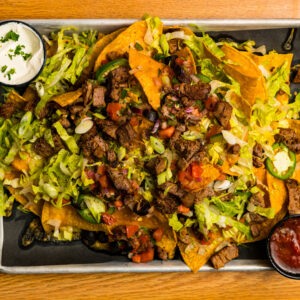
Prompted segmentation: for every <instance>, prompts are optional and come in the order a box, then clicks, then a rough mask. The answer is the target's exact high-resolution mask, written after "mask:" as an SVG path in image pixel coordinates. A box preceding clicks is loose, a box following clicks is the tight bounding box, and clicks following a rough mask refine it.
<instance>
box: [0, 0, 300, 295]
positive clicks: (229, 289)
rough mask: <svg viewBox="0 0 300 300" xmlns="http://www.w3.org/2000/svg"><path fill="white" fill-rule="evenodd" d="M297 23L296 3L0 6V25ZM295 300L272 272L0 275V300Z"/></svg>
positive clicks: (292, 284)
mask: <svg viewBox="0 0 300 300" xmlns="http://www.w3.org/2000/svg"><path fill="white" fill-rule="evenodd" d="M146 12H147V13H149V14H152V15H157V16H160V17H161V18H182V19H183V18H300V1H299V0H294V1H292V0H276V1H274V0H265V1H259V0H246V1H245V0H214V1H211V0H196V1H190V0H181V1H180V0H154V1H149V0H148V1H145V0H136V1H131V0H125V1H116V0H105V1H99V0H98V1H97V0H68V1H67V0H59V1H54V0H31V1H26V0H18V1H17V0H0V20H3V19H26V18H31V19H34V18H140V17H141V16H143V15H144V13H146ZM200 297H202V298H203V299H212V298H223V299H224V298H225V299H234V298H238V299H248V298H272V299H297V298H298V299H299V298H300V284H299V282H298V281H293V280H289V279H286V278H284V277H282V276H280V275H279V274H277V273H276V272H275V271H267V272H249V273H243V272H212V273H205V272H201V273H198V274H190V273H161V274H159V273H152V274H66V275H56V274H53V275H6V274H0V298H3V299H46V298H55V299H79V298H82V299H91V298H98V299H100V298H101V299H121V298H122V299H131V300H134V299H158V298H159V299H193V298H200Z"/></svg>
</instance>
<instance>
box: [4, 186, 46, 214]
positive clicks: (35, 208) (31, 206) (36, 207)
mask: <svg viewBox="0 0 300 300" xmlns="http://www.w3.org/2000/svg"><path fill="white" fill-rule="evenodd" d="M7 189H8V190H9V191H10V193H11V194H12V195H14V196H15V199H16V200H17V201H18V202H19V203H21V204H22V205H23V206H24V207H25V208H26V209H28V210H30V211H31V212H33V213H34V214H35V215H37V216H39V217H40V216H41V215H42V209H43V205H44V201H43V200H40V201H39V202H38V203H35V202H31V203H29V202H28V200H27V199H26V198H25V197H24V196H22V195H18V194H16V190H15V189H14V188H13V187H11V186H9V187H7Z"/></svg>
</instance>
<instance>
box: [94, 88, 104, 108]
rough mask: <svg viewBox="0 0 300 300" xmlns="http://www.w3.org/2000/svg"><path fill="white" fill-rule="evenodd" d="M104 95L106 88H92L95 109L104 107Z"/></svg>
mask: <svg viewBox="0 0 300 300" xmlns="http://www.w3.org/2000/svg"><path fill="white" fill-rule="evenodd" d="M105 93H106V87H104V86H97V87H95V88H94V93H93V105H94V106H95V107H105V105H106V103H105Z"/></svg>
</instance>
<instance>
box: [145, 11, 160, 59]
mask: <svg viewBox="0 0 300 300" xmlns="http://www.w3.org/2000/svg"><path fill="white" fill-rule="evenodd" d="M144 19H145V21H146V23H147V31H146V34H145V37H144V41H145V43H146V44H148V45H149V46H150V47H152V48H154V49H156V50H157V52H158V53H163V50H162V48H161V45H160V31H159V27H160V26H162V22H161V20H160V19H159V18H158V17H151V16H149V15H146V16H145V17H144ZM163 39H164V38H163ZM163 44H164V46H165V41H163Z"/></svg>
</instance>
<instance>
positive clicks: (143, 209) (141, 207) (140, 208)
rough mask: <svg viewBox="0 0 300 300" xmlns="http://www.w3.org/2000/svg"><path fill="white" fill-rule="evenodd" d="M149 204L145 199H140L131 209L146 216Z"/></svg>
mask: <svg viewBox="0 0 300 300" xmlns="http://www.w3.org/2000/svg"><path fill="white" fill-rule="evenodd" d="M150 207H151V205H150V203H149V202H148V201H147V200H142V201H141V202H138V203H136V204H135V206H134V208H133V211H134V212H135V213H136V214H137V215H139V216H146V215H147V214H148V212H149V209H150Z"/></svg>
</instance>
